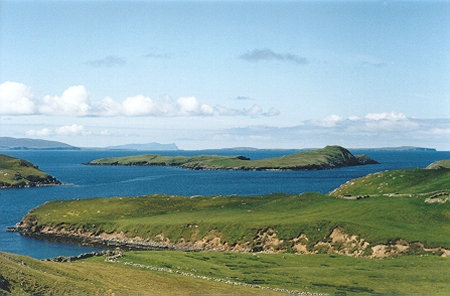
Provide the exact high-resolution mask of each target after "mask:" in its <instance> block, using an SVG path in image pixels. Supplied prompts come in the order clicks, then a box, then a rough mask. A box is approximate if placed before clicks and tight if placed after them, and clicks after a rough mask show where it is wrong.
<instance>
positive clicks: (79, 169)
mask: <svg viewBox="0 0 450 296" xmlns="http://www.w3.org/2000/svg"><path fill="white" fill-rule="evenodd" d="M294 152H297V151H296V150H255V151H247V150H242V151H238V150H216V151H214V150H208V151H164V152H161V151H159V152H151V151H145V152H143V151H112V150H105V151H101V150H80V151H37V150H27V151H0V153H2V154H7V155H10V156H14V157H19V158H23V159H26V160H28V161H31V162H33V163H34V164H36V165H38V166H39V168H40V169H42V170H43V171H45V172H47V173H49V174H51V175H52V176H54V177H56V178H57V179H58V180H60V181H62V182H63V183H64V184H65V185H63V186H51V187H38V188H24V189H2V190H0V251H6V252H11V253H17V254H22V255H27V256H31V257H35V258H39V259H42V258H48V257H55V256H73V255H78V254H80V253H85V252H90V251H92V250H95V249H94V248H88V247H83V246H76V245H69V244H57V243H51V242H45V241H41V240H37V239H33V238H28V237H23V236H21V235H20V234H19V233H12V232H6V227H8V226H14V225H15V224H16V223H17V222H19V221H20V219H21V218H22V217H23V216H24V215H25V214H26V213H27V212H28V211H29V210H30V209H32V208H35V207H37V206H39V205H41V204H43V203H45V202H46V201H50V200H71V199H83V198H90V197H112V196H136V195H145V194H150V193H165V194H177V195H188V196H190V195H231V194H237V195H261V194H269V193H277V192H282V193H302V192H311V191H314V192H321V193H327V192H330V191H331V190H333V189H335V188H336V187H338V186H339V185H341V184H343V183H345V182H346V181H348V180H350V179H353V178H357V177H361V176H364V175H367V174H369V173H374V172H379V171H384V170H388V169H398V168H421V167H425V166H427V165H428V164H430V163H431V162H433V161H436V160H441V159H450V152H436V151H380V150H378V151H375V150H374V151H373V150H367V151H358V150H352V153H354V154H358V153H365V154H366V155H368V156H369V157H371V158H373V159H375V160H377V161H379V162H380V164H376V165H365V166H354V167H346V168H339V169H332V170H320V171H201V170H187V169H180V168H175V167H157V166H152V167H145V166H142V167H139V166H134V167H133V166H87V165H84V163H87V162H89V161H90V160H93V159H97V158H102V157H116V156H125V155H136V154H143V153H157V154H163V155H172V156H173V155H186V156H192V155H198V154H219V155H243V156H246V157H250V158H251V159H262V158H267V157H279V156H282V155H287V154H291V153H294Z"/></svg>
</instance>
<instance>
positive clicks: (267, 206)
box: [21, 193, 450, 255]
mask: <svg viewBox="0 0 450 296" xmlns="http://www.w3.org/2000/svg"><path fill="white" fill-rule="evenodd" d="M424 199H425V197H418V198H409V197H403V196H401V197H397V198H390V197H384V196H381V197H379V198H376V199H375V198H373V199H372V198H368V199H362V200H344V199H337V198H333V197H330V196H328V195H322V194H318V193H308V194H301V195H281V194H279V195H266V196H253V197H243V196H216V197H214V196H212V197H182V196H168V195H148V196H141V197H130V198H122V197H117V198H95V199H84V200H74V201H54V202H49V203H46V204H44V205H42V206H40V207H38V208H36V209H34V210H32V211H31V212H30V213H29V214H27V215H26V216H25V217H24V219H23V221H22V225H21V227H22V228H23V229H22V232H23V233H26V234H28V235H36V234H39V233H40V232H41V231H45V227H44V226H50V227H51V228H53V229H52V230H51V231H50V232H52V231H53V232H54V231H55V230H58V229H64V230H73V233H71V234H69V235H73V236H79V234H80V233H88V234H92V235H100V234H102V233H103V235H105V234H106V233H110V234H111V233H113V234H114V235H115V236H114V235H113V237H116V238H117V237H120V236H121V235H119V233H121V232H122V233H123V234H124V235H123V236H125V237H128V238H135V237H139V240H140V241H143V242H145V241H146V240H147V239H148V240H153V241H157V242H159V241H160V242H162V243H166V245H167V244H169V245H170V244H181V245H183V243H185V242H190V243H191V246H192V245H197V246H200V248H207V247H208V246H209V247H211V248H212V249H214V248H215V247H217V248H219V249H220V248H222V249H225V250H230V249H232V248H238V247H239V248H244V249H245V248H247V249H248V250H250V251H251V250H253V251H261V250H265V251H274V252H276V251H287V252H294V251H295V248H296V247H295V245H296V244H298V243H302V244H304V245H305V248H306V249H305V250H307V251H314V252H319V253H321V252H325V253H326V252H329V251H330V250H329V248H327V247H326V246H325V245H324V244H322V243H321V242H330V243H332V247H333V248H334V249H336V250H339V249H340V248H344V247H346V245H345V243H344V242H340V241H339V240H337V241H335V240H332V239H331V237H330V234H331V233H332V232H333V230H334V229H336V228H337V227H338V228H339V229H340V230H342V232H345V233H347V234H355V235H357V236H358V237H359V238H363V239H365V240H366V241H367V242H369V247H373V246H375V245H376V244H388V243H394V242H395V241H396V240H398V239H403V240H406V241H407V242H422V243H423V244H424V245H425V246H427V247H444V248H447V249H448V248H450V236H449V235H448V234H449V233H450V223H449V222H450V204H449V203H446V204H439V205H437V204H429V203H425V202H424ZM50 234H51V235H52V233H50ZM53 234H55V233H53ZM302 234H303V235H304V236H306V238H305V237H302ZM355 243H357V244H359V245H361V244H362V242H361V241H360V242H358V241H357V239H356V242H355ZM224 244H225V247H224V246H223V245H224ZM347 247H348V245H347ZM305 252H306V251H305ZM355 252H356V251H355ZM364 252H366V253H365V255H371V254H372V253H371V250H370V248H367V250H365V251H364Z"/></svg>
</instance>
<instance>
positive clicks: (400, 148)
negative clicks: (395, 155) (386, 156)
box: [353, 146, 436, 151]
mask: <svg viewBox="0 0 450 296" xmlns="http://www.w3.org/2000/svg"><path fill="white" fill-rule="evenodd" d="M353 150H388V151H436V148H425V147H415V146H399V147H380V148H353Z"/></svg>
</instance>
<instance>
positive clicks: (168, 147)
mask: <svg viewBox="0 0 450 296" xmlns="http://www.w3.org/2000/svg"><path fill="white" fill-rule="evenodd" d="M106 149H111V150H150V151H152V150H153V151H172V150H178V147H177V145H175V143H171V144H160V143H156V142H152V143H146V144H125V145H117V146H109V147H106Z"/></svg>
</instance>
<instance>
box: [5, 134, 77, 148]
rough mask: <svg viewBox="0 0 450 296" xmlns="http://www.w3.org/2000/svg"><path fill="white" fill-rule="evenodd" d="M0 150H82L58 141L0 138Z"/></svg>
mask: <svg viewBox="0 0 450 296" xmlns="http://www.w3.org/2000/svg"><path fill="white" fill-rule="evenodd" d="M0 150H80V148H78V147H74V146H71V145H69V144H66V143H62V142H57V141H47V140H40V139H29V138H11V137H0Z"/></svg>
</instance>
